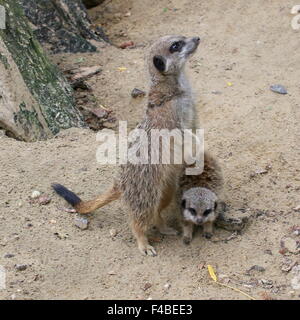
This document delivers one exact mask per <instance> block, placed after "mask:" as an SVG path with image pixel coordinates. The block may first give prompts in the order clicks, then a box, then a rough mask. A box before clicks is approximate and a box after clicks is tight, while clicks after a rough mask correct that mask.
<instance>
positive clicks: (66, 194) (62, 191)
mask: <svg viewBox="0 0 300 320" xmlns="http://www.w3.org/2000/svg"><path fill="white" fill-rule="evenodd" d="M51 186H52V188H53V189H54V191H55V192H56V193H57V194H58V195H60V196H61V197H63V198H64V199H65V200H66V201H67V202H68V203H70V205H72V206H73V207H75V206H76V205H78V204H79V203H80V202H81V199H80V198H79V197H78V196H77V195H76V194H75V193H74V192H72V191H70V190H68V189H67V188H66V187H64V186H62V185H61V184H58V183H53V184H52V185H51Z"/></svg>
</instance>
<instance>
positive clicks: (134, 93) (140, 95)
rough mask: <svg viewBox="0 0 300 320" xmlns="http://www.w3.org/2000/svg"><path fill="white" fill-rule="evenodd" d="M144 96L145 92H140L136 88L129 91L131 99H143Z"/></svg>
mask: <svg viewBox="0 0 300 320" xmlns="http://www.w3.org/2000/svg"><path fill="white" fill-rule="evenodd" d="M144 95H146V92H145V91H142V90H140V89H137V88H134V89H133V90H132V91H131V96H132V98H137V97H143V96H144Z"/></svg>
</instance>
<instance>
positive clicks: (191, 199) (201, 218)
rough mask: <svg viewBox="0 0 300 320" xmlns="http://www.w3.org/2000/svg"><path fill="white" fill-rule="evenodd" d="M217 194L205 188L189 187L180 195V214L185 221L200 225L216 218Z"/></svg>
mask: <svg viewBox="0 0 300 320" xmlns="http://www.w3.org/2000/svg"><path fill="white" fill-rule="evenodd" d="M217 201H218V198H217V196H216V195H215V194H214V193H213V192H212V191H210V190H208V189H206V188H191V189H189V190H187V191H186V192H184V194H183V196H182V202H181V207H182V214H183V218H184V219H185V220H186V221H190V222H193V223H194V224H197V225H202V224H204V223H206V222H213V221H215V219H216V218H217V216H218V214H217V210H216V209H217V206H218V202H217Z"/></svg>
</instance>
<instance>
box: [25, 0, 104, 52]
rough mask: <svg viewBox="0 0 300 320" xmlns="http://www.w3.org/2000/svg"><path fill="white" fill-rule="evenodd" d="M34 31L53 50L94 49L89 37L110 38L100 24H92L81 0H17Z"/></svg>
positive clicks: (81, 50) (83, 50)
mask: <svg viewBox="0 0 300 320" xmlns="http://www.w3.org/2000/svg"><path fill="white" fill-rule="evenodd" d="M19 2H20V3H21V5H22V7H23V9H24V12H25V15H26V16H27V18H28V20H29V21H30V23H31V24H32V29H33V32H34V35H35V36H36V38H37V39H38V41H39V42H40V43H41V44H42V45H46V48H47V49H48V48H49V49H50V50H51V51H52V52H53V53H60V52H72V53H77V52H94V51H96V50H97V47H96V46H95V45H94V44H93V43H92V42H91V41H90V40H94V41H102V42H103V40H105V41H106V42H109V40H108V38H107V37H106V35H105V34H104V32H103V30H102V29H101V28H100V27H99V26H93V27H92V25H91V22H90V20H89V18H88V15H87V11H86V8H85V6H84V5H83V3H82V1H81V0H19Z"/></svg>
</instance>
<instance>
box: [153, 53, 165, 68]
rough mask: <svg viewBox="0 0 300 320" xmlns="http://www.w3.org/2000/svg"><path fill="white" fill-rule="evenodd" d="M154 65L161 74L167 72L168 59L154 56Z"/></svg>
mask: <svg viewBox="0 0 300 320" xmlns="http://www.w3.org/2000/svg"><path fill="white" fill-rule="evenodd" d="M153 64H154V66H155V68H156V69H157V70H158V71H159V72H164V71H166V59H165V58H164V57H163V56H154V57H153Z"/></svg>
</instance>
